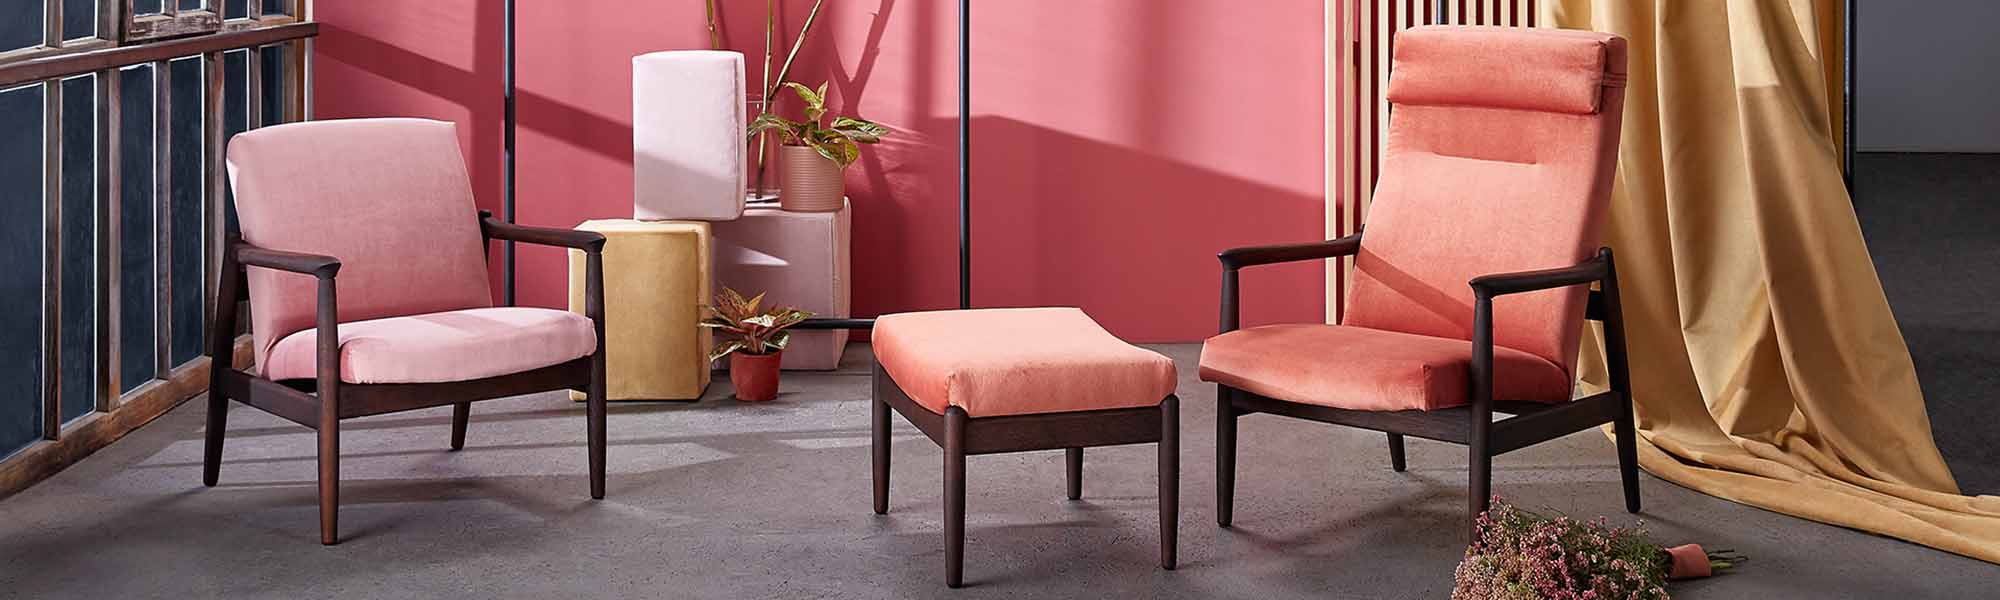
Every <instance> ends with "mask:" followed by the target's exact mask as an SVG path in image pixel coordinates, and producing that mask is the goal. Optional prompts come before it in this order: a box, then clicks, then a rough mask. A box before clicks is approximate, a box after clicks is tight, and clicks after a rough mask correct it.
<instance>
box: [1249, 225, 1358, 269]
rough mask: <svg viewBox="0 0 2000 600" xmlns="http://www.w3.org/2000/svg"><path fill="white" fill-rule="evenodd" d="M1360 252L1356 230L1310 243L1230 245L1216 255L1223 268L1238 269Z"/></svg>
mask: <svg viewBox="0 0 2000 600" xmlns="http://www.w3.org/2000/svg"><path fill="white" fill-rule="evenodd" d="M1360 251H1361V234H1359V233H1357V234H1354V235H1350V236H1347V237H1344V238H1340V239H1337V240H1326V241H1323V242H1311V243H1305V244H1280V245H1276V246H1249V247H1245V248H1230V249H1228V250H1223V251H1222V252H1221V253H1220V254H1216V255H1215V258H1216V259H1218V260H1221V261H1222V268H1224V269H1241V268H1243V267H1254V266H1257V265H1269V264H1276V263H1286V262H1297V261H1301V260H1313V259H1319V258H1333V257H1336V256H1350V255H1353V254H1354V253H1356V252H1360Z"/></svg>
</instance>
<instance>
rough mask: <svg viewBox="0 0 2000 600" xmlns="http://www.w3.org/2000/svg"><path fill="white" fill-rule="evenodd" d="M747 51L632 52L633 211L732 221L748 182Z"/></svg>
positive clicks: (652, 217) (649, 216)
mask: <svg viewBox="0 0 2000 600" xmlns="http://www.w3.org/2000/svg"><path fill="white" fill-rule="evenodd" d="M747 97H748V96H746V95H745V94H744V79H743V53H741V52H732V51H720V50H674V51H667V52H654V53H650V54H641V55H639V56H634V57H632V217H633V218H635V219H639V220H642V221H663V220H673V219H698V220H704V221H728V220H732V219H735V218H737V217H740V216H743V200H744V198H743V190H744V189H745V188H746V187H747V186H748V185H749V182H750V179H749V169H748V168H747V164H746V163H747V162H748V160H747V157H748V155H749V150H748V148H747V146H746V144H748V141H747V140H746V139H745V137H744V135H743V130H744V128H745V126H747V125H748V121H747V118H748V117H747V115H748V112H747V111H748V106H749V105H748V103H747V101H746V100H745V99H746V98H747Z"/></svg>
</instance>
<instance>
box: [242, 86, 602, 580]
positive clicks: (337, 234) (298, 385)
mask: <svg viewBox="0 0 2000 600" xmlns="http://www.w3.org/2000/svg"><path fill="white" fill-rule="evenodd" d="M228 168H229V183H230V187H231V189H233V190H234V191H235V196H236V214H237V217H238V220H239V221H240V222H241V224H242V239H240V240H239V239H230V240H228V242H227V245H226V247H225V248H224V251H223V253H222V265H221V267H222V268H221V277H220V281H218V282H217V287H216V292H217V293H216V298H217V301H216V307H215V310H216V312H215V318H214V320H213V322H212V323H213V324H212V327H213V329H212V330H211V332H210V340H211V344H212V345H211V347H210V357H211V359H212V361H213V362H212V363H211V364H212V365H215V367H214V370H213V376H212V379H211V380H210V382H209V396H208V432H207V433H208V436H207V445H206V454H205V456H204V461H203V465H202V466H203V469H202V482H203V483H204V484H205V485H209V486H213V485H215V484H216V480H217V476H218V473H219V470H220V465H221V460H222V442H223V432H224V429H225V418H226V416H227V412H226V409H227V402H228V401H229V400H232V399H233V400H236V401H238V402H242V403H244V404H248V405H251V406H255V407H257V408H260V409H263V410H264V411H266V412H270V413H272V414H275V415H277V416H280V417H283V418H285V419H288V420H291V421H293V422H295V423H298V424H300V425H304V426H306V427H311V428H313V429H315V430H317V431H318V432H319V448H318V453H319V510H320V543H323V544H332V543H334V542H335V541H337V540H338V535H337V527H336V512H337V507H338V504H339V499H340V492H339V485H340V420H341V419H346V418H352V417H361V416H367V415H377V414H383V413H391V412H397V411H404V410H413V409H419V408H428V407H434V406H444V405H447V404H449V405H453V406H454V411H453V413H452V431H451V447H452V449H454V450H456V449H459V448H462V447H464V445H465V429H466V423H467V420H468V417H469V415H470V413H471V403H472V401H475V400H483V399H489V398H499V397H504V396H514V395H519V394H527V393H533V392H540V391H548V390H560V389H577V390H583V391H586V393H587V394H588V395H589V401H588V403H587V408H586V413H587V422H588V427H587V429H588V438H589V441H588V446H589V454H590V495H591V497H592V498H603V497H604V458H605V457H604V454H605V448H604V436H605V431H604V417H605V405H604V402H605V397H604V342H603V340H604V301H603V293H602V288H603V284H602V279H603V262H602V258H601V254H602V250H603V247H604V237H603V236H601V235H599V234H596V233H590V232H582V231H571V230H561V229H541V228H533V227H523V226H518V225H512V224H508V223H503V222H500V221H498V220H496V219H494V218H492V217H491V216H490V215H487V214H484V213H482V212H481V211H479V210H478V209H477V208H475V207H474V205H473V202H472V187H471V183H470V180H469V178H468V177H467V176H466V171H465V160H464V158H463V157H461V155H460V154H459V150H458V135H457V133H456V128H455V127H454V126H453V125H452V124H451V123H445V122H439V121H426V120H420V119H354V120H340V121H314V122H305V123H295V124H290V125H279V126H275V127H267V128H263V129H258V130H256V131H251V132H248V133H243V134H240V135H237V136H236V137H235V138H233V139H232V140H231V141H230V143H229V155H228ZM496 239H497V240H512V241H517V242H524V243H532V244H543V245H554V246H564V247H569V248H576V249H580V250H583V251H584V252H585V253H586V254H587V255H588V261H587V265H588V267H587V269H588V271H587V275H586V286H587V291H586V296H587V299H586V303H585V304H586V309H585V313H586V314H585V315H576V314H573V313H570V312H568V311H562V310H550V309H543V308H526V307H513V306H494V305H493V297H492V292H491V291H490V290H491V288H490V287H489V282H488V280H487V270H486V246H487V242H488V241H489V240H496ZM336 275H338V276H337V277H336ZM246 282H247V287H248V290H249V295H250V309H251V336H252V338H253V344H254V345H255V348H254V350H255V353H256V357H257V366H258V369H259V373H257V374H252V373H250V372H246V371H243V370H239V369H235V368H230V367H229V366H228V365H229V364H230V363H229V357H230V356H231V355H232V353H231V346H232V345H233V344H234V339H235V332H236V331H238V328H237V314H236V305H237V302H238V301H239V299H240V296H239V294H240V293H241V290H242V289H243V288H244V287H245V285H244V284H245V283H246ZM336 301H337V302H336Z"/></svg>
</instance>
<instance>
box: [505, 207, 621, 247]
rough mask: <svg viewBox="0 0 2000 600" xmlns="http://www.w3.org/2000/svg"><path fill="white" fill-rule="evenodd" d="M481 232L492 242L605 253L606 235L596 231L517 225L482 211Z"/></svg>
mask: <svg viewBox="0 0 2000 600" xmlns="http://www.w3.org/2000/svg"><path fill="white" fill-rule="evenodd" d="M479 230H480V233H483V234H485V235H486V238H487V239H492V240H507V241H513V242H522V243H527V244H536V245H541V246H557V247H562V248H575V249H578V250H582V251H584V252H589V253H593V254H595V253H599V252H603V251H604V234H601V233H597V232H595V231H577V230H575V229H556V228H553V227H530V226H527V225H516V224H513V223H507V222H504V221H501V220H500V219H499V218H497V217H494V216H493V215H492V214H491V213H488V212H486V211H480V214H479Z"/></svg>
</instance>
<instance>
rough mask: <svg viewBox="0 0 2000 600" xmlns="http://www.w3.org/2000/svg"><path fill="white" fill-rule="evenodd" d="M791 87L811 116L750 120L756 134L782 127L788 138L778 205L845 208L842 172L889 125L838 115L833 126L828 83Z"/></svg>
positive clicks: (781, 162) (885, 132)
mask: <svg viewBox="0 0 2000 600" xmlns="http://www.w3.org/2000/svg"><path fill="white" fill-rule="evenodd" d="M785 87H787V88H790V89H791V90H792V91H793V92H795V93H797V94H798V96H799V101H800V102H803V103H804V104H805V115H806V120H804V121H793V120H791V119H787V118H784V117H781V116H778V115H775V114H772V113H768V112H767V113H764V114H761V115H757V120H755V121H751V122H750V137H753V138H754V137H757V136H758V135H760V134H763V133H764V132H767V131H776V132H778V135H779V138H780V141H782V142H783V145H782V146H780V147H779V148H778V163H779V170H778V185H779V186H780V188H781V189H780V190H779V192H778V205H779V206H780V207H781V208H783V209H785V210H790V211H799V212H830V211H836V210H840V205H841V199H842V198H843V197H845V196H846V195H847V183H846V181H844V180H843V179H842V178H841V171H843V170H845V169H847V166H848V165H851V164H854V161H855V160H856V159H859V158H861V144H874V143H877V142H880V141H882V136H885V135H889V128H887V127H883V126H881V125H877V124H875V123H871V122H868V121H864V120H861V119H856V118H853V117H834V118H833V121H832V123H831V124H822V123H823V122H825V121H826V84H824V83H822V84H820V86H819V89H818V90H814V89H812V88H808V87H806V86H803V85H799V84H797V83H793V82H789V81H787V82H785Z"/></svg>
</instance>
